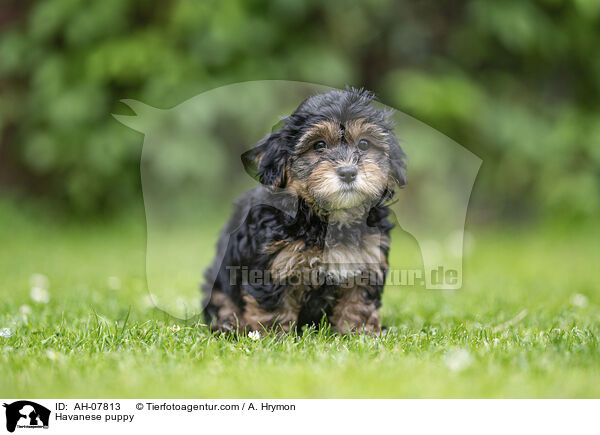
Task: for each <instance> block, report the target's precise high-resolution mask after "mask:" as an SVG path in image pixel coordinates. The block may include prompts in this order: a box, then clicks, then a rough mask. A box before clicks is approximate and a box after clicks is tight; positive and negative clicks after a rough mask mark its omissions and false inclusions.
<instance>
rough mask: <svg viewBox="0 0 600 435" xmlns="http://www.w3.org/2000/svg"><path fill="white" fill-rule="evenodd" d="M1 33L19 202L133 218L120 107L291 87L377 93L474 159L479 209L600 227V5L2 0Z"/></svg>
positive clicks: (587, 1) (3, 160)
mask: <svg viewBox="0 0 600 435" xmlns="http://www.w3.org/2000/svg"><path fill="white" fill-rule="evenodd" d="M0 26H1V29H2V34H1V37H0V38H1V39H0V95H1V100H0V133H1V140H2V145H1V147H0V185H1V186H4V188H5V189H4V190H6V187H7V186H8V187H10V188H11V189H13V188H17V189H20V190H21V191H22V192H24V193H26V194H36V195H44V196H47V197H50V198H52V200H56V201H59V202H60V203H61V204H62V205H63V206H64V207H67V208H68V209H69V210H73V211H83V212H94V211H98V210H103V209H106V210H111V209H114V208H117V207H123V204H126V203H127V202H128V201H129V200H131V199H132V198H134V197H136V195H137V196H138V197H139V192H140V183H139V159H140V152H141V145H142V137H141V135H140V134H139V133H136V132H134V131H132V130H129V129H128V128H126V127H124V126H123V125H120V124H119V123H118V122H117V121H116V120H114V119H113V118H112V117H111V116H110V114H111V113H128V112H126V110H127V109H125V108H124V107H123V106H122V105H121V104H120V103H119V100H120V99H122V98H133V99H138V100H141V101H143V102H145V103H147V104H149V105H152V106H155V107H160V108H167V107H172V106H174V105H176V104H178V103H181V102H182V101H184V100H186V99H188V98H190V97H192V96H194V95H196V94H198V93H200V92H202V91H205V90H208V89H211V88H214V87H217V86H220V85H224V84H229V83H235V82H242V81H247V80H264V79H284V80H299V81H307V82H314V83H320V84H326V85H329V86H333V87H343V86H344V85H345V84H352V85H355V86H365V87H367V88H370V89H372V90H374V91H375V92H376V93H377V94H378V96H379V98H380V100H381V101H382V102H383V103H385V104H387V105H390V106H393V107H396V108H397V109H399V110H402V111H404V112H406V113H408V114H411V115H413V116H415V117H416V118H418V119H420V120H422V121H423V122H425V123H427V124H429V125H431V126H433V127H434V128H437V129H438V130H440V131H442V132H443V133H445V134H447V135H448V136H450V137H451V138H453V139H454V140H456V141H457V142H459V143H460V144H462V145H463V146H465V147H466V148H468V149H470V150H471V151H473V152H474V153H476V154H477V155H478V156H480V157H481V158H482V159H483V161H484V163H483V167H482V170H481V173H480V176H479V179H478V185H477V190H476V192H478V193H479V195H478V206H479V207H480V208H482V209H490V210H493V213H497V214H498V215H499V216H505V215H507V214H513V215H518V216H523V215H532V214H534V213H539V214H546V215H555V216H564V217H569V218H572V217H596V216H598V215H600V170H599V168H600V122H598V119H600V116H599V115H600V105H599V104H598V102H599V101H600V100H599V96H600V95H599V94H600V55H599V54H600V53H599V48H598V47H600V32H598V29H599V27H600V3H599V2H598V1H596V0H534V1H527V2H524V1H518V0H506V1H503V2H493V1H456V2H434V1H419V2H411V1H408V0H407V1H391V0H368V1H362V2H354V1H353V2H346V1H342V0H334V1H328V2H323V1H316V0H309V1H306V2H299V1H292V0H275V1H271V2H262V1H258V0H250V1H243V0H233V1H222V2H219V1H201V2H199V1H193V0H172V1H168V2H159V1H151V0H103V1H87V0H46V1H23V0H3V2H2V3H1V4H0ZM267 103H268V102H266V103H265V104H267ZM250 145H251V144H246V146H248V147H249V146H250ZM223 152H226V151H223ZM222 160H223V159H222ZM205 165H206V168H198V169H199V170H203V169H207V170H208V169H213V170H214V168H213V167H212V166H210V165H211V162H205ZM213 187H216V188H217V189H216V190H217V191H216V192H215V194H220V193H222V192H219V188H221V189H226V188H227V186H222V187H220V186H213Z"/></svg>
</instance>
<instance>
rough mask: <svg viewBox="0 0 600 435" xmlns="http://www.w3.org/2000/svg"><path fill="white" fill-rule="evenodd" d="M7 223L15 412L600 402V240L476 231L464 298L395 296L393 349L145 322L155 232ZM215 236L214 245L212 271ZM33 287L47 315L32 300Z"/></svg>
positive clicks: (396, 260) (397, 248)
mask: <svg viewBox="0 0 600 435" xmlns="http://www.w3.org/2000/svg"><path fill="white" fill-rule="evenodd" d="M2 210H3V213H2V214H0V243H1V245H0V246H1V248H0V328H10V330H11V332H12V336H11V337H0V371H1V373H2V375H1V376H0V395H2V396H4V397H32V398H36V397H38V398H41V397H89V398H91V397H141V396H145V397H150V396H154V397H247V396H252V397H288V398H296V397H311V398H317V397H319V398H325V397H338V398H350V397H385V398H389V397H600V350H599V343H598V337H599V336H600V310H599V307H600V286H599V285H598V273H597V262H598V240H599V239H600V237H599V235H600V233H598V231H591V230H589V229H580V230H577V231H574V232H573V231H570V232H567V231H565V230H557V229H549V228H546V229H533V228H527V229H523V228H522V229H495V230H492V229H485V230H483V229H479V230H478V229H471V233H472V234H473V237H474V239H475V246H474V249H473V250H472V251H471V252H470V253H469V255H468V256H467V257H466V258H465V271H464V277H465V279H464V283H465V284H464V287H463V289H462V290H460V291H456V292H439V291H427V290H424V289H422V288H408V287H407V288H388V289H386V293H385V298H384V304H383V310H382V313H383V320H384V323H385V324H386V325H389V326H390V327H391V329H390V331H389V332H388V333H387V334H386V335H385V336H383V337H380V338H378V339H373V338H371V337H368V336H357V337H347V336H338V335H336V334H333V333H328V332H326V331H321V332H314V331H310V332H309V333H307V334H304V335H303V336H300V337H299V336H288V337H284V338H277V337H272V336H267V337H263V338H261V339H260V340H256V341H254V340H251V339H250V338H248V337H243V338H232V337H229V338H225V337H215V336H213V335H211V334H210V333H209V332H208V331H207V329H206V328H205V327H204V326H202V325H198V324H195V323H193V322H190V323H185V322H177V321H176V320H174V319H172V318H169V317H168V316H166V315H165V314H163V313H161V312H160V311H157V310H154V309H152V308H148V307H146V306H144V304H143V303H142V301H143V299H144V296H145V295H146V294H147V291H146V281H145V250H144V249H145V228H144V222H143V216H139V215H138V216H137V218H136V219H129V220H127V219H124V220H119V221H117V222H112V223H104V224H101V223H95V224H87V225H80V224H70V225H65V224H58V223H54V222H52V221H51V220H49V219H44V218H36V217H35V216H31V213H22V212H18V213H17V212H15V211H14V210H12V209H6V210H4V209H2ZM217 230H218V223H217V222H215V225H214V228H205V229H203V230H202V231H204V233H203V234H206V240H207V242H206V244H207V247H206V249H204V250H203V251H202V253H201V254H199V255H200V257H201V260H202V262H207V261H209V260H210V257H211V256H212V251H213V249H212V243H213V241H214V237H216V232H217ZM198 231H200V230H198ZM180 237H181V240H185V237H186V233H185V231H182V233H181V234H180ZM393 247H394V255H393V257H392V266H393V267H412V266H414V265H415V264H418V250H417V248H416V244H415V242H414V240H412V239H411V238H410V237H408V236H406V235H405V234H402V233H401V232H399V231H398V232H397V233H396V234H395V235H394V245H393ZM35 273H41V274H44V275H45V276H47V278H48V280H49V292H50V301H49V302H48V303H36V302H34V301H33V300H32V299H31V297H30V278H31V276H32V274H35ZM198 275H199V276H200V271H199V272H198ZM113 276H114V277H118V278H119V280H120V282H121V286H120V289H118V290H113V289H111V288H110V286H109V283H108V280H109V277H113ZM113 287H114V285H113ZM23 305H27V306H28V307H29V310H30V313H29V314H25V315H24V314H23V312H22V310H23V308H21V307H22V306H23ZM24 310H27V308H24ZM175 325H176V327H174V326H175Z"/></svg>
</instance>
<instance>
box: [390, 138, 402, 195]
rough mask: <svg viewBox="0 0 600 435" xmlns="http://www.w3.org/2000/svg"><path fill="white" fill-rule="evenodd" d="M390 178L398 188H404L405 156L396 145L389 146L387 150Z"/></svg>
mask: <svg viewBox="0 0 600 435" xmlns="http://www.w3.org/2000/svg"><path fill="white" fill-rule="evenodd" d="M389 157H390V168H391V177H392V179H393V182H394V183H396V184H397V185H398V186H399V187H400V188H403V187H404V186H406V154H405V153H404V151H402V148H400V145H398V143H394V144H392V145H391V146H390V150H389Z"/></svg>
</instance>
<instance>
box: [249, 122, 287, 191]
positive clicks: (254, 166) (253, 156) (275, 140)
mask: <svg viewBox="0 0 600 435" xmlns="http://www.w3.org/2000/svg"><path fill="white" fill-rule="evenodd" d="M288 154H289V153H288V151H287V149H286V148H285V147H284V146H282V144H281V137H280V135H279V133H278V132H276V133H271V134H269V135H267V136H266V137H264V138H263V139H262V140H261V141H260V142H258V144H256V146H255V147H254V148H252V149H251V150H250V151H246V152H245V153H244V154H242V163H243V164H244V168H245V169H246V172H247V173H248V174H249V175H250V176H251V177H253V178H254V179H256V180H258V181H259V182H261V183H262V184H264V185H266V186H268V187H284V186H285V182H286V165H287V158H288Z"/></svg>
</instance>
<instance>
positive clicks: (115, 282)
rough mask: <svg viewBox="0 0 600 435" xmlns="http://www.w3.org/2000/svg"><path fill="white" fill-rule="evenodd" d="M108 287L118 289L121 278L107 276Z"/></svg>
mask: <svg viewBox="0 0 600 435" xmlns="http://www.w3.org/2000/svg"><path fill="white" fill-rule="evenodd" d="M108 288H110V289H111V290H119V289H120V288H121V279H120V278H119V277H118V276H109V277H108Z"/></svg>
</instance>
